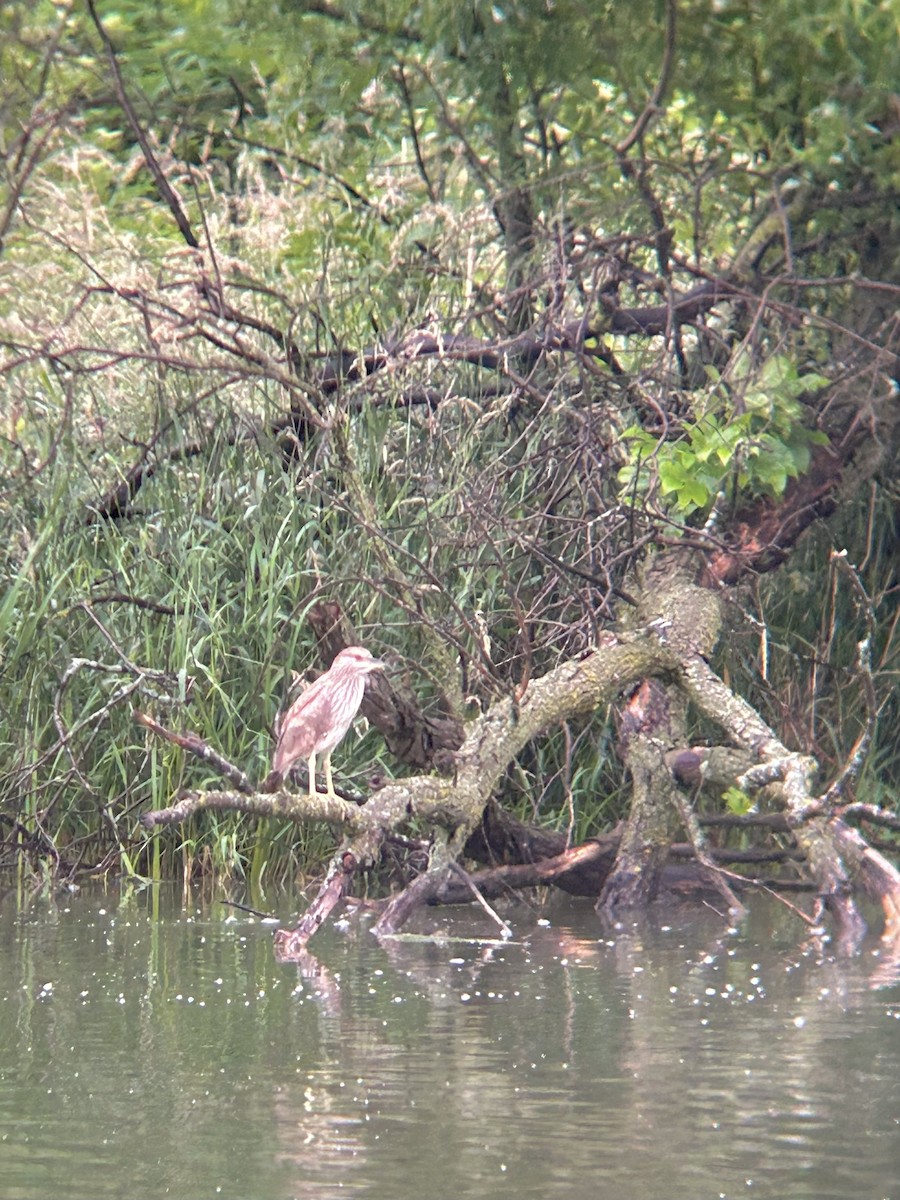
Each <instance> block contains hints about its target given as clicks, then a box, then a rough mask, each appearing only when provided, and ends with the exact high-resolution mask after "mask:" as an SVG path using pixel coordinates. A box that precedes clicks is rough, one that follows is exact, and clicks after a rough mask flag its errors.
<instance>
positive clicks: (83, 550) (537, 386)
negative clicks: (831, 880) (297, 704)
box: [0, 0, 900, 881]
mask: <svg viewBox="0 0 900 1200" xmlns="http://www.w3.org/2000/svg"><path fill="white" fill-rule="evenodd" d="M676 7H677V14H676ZM94 8H95V9H96V14H95V15H96V20H94V19H93V17H94V12H93V9H94ZM676 17H677V19H676ZM898 23H900V4H898V3H897V2H896V0H890V2H888V3H882V4H879V5H871V4H859V3H851V2H850V0H828V2H827V3H825V4H824V5H817V6H815V11H814V12H813V11H810V10H809V6H808V5H804V4H800V3H796V2H795V0H773V2H772V3H768V4H765V5H761V4H757V3H755V2H753V0H723V2H722V3H719V4H715V5H709V4H706V3H704V4H700V3H694V2H691V3H684V4H680V5H677V6H676V5H674V4H668V5H658V4H650V3H647V2H646V0H641V2H638V3H635V4H631V5H622V4H615V5H614V4H611V3H610V4H606V5H599V6H598V5H596V4H589V3H582V2H579V0H562V2H560V3H556V4H553V5H548V4H546V3H544V0H540V2H539V0H514V2H511V3H509V4H493V5H489V4H483V3H481V2H480V0H473V2H472V3H470V4H467V5H464V6H462V7H460V6H458V5H447V4H440V5H438V4H432V3H430V0H424V2H422V3H416V4H414V3H395V2H394V0H384V2H383V3H380V4H376V5H372V4H370V3H363V2H362V0H348V2H347V3H335V4H330V3H329V4H325V3H300V2H299V0H281V2H280V3H277V4H272V3H270V2H268V0H267V2H266V3H262V2H261V0H240V2H238V0H161V2H160V3H157V4H153V5H147V4H146V3H143V2H139V0H130V2H125V3H112V2H102V3H101V2H97V3H96V4H95V5H87V6H85V5H81V4H75V3H63V4H60V3H50V2H49V0H38V2H37V3H34V4H29V5H24V4H8V5H5V6H3V8H2V10H0V74H2V76H3V79H4V81H5V84H4V89H5V90H4V97H3V100H2V103H0V148H2V152H3V153H2V158H3V161H4V164H5V165H4V168H3V176H2V180H0V248H2V249H0V381H2V382H0V525H2V529H3V533H4V536H3V538H2V539H0V846H2V850H0V853H2V856H3V857H2V861H3V862H5V863H7V864H9V863H12V862H14V861H15V862H19V863H20V864H21V863H22V862H23V861H27V862H28V863H31V864H34V863H37V862H40V861H44V862H46V863H50V864H51V865H52V864H53V863H54V862H56V861H57V860H58V859H59V858H62V860H63V861H64V862H65V863H66V864H82V865H92V866H99V867H102V868H105V869H109V868H114V869H115V870H121V871H125V872H137V873H140V874H143V875H156V876H158V875H160V874H165V875H171V874H173V873H175V872H178V871H184V872H185V873H187V874H189V873H192V872H193V871H194V870H195V869H198V868H209V869H213V870H215V871H216V872H220V873H224V874H228V873H232V872H240V873H243V874H244V875H246V876H247V877H252V878H253V879H254V880H256V881H259V879H260V878H261V877H262V876H263V875H264V874H265V873H266V872H268V873H269V875H270V876H271V875H273V874H274V875H278V876H282V877H283V876H286V875H288V874H290V873H293V872H295V871H297V870H300V871H305V870H307V869H312V868H314V867H315V864H316V862H317V861H318V860H320V858H321V856H322V855H323V854H324V853H325V852H326V851H327V849H328V848H329V844H330V843H329V837H330V835H329V834H328V833H327V832H324V833H323V832H320V831H313V830H309V829H306V828H303V829H296V828H293V827H289V828H277V827H275V825H274V823H272V822H270V823H268V824H265V826H264V827H262V828H261V827H260V826H259V825H258V824H257V823H255V822H251V821H249V820H247V819H246V818H240V817H238V816H236V815H235V814H220V815H208V816H205V817H204V818H203V819H202V820H200V819H196V820H195V821H193V822H191V823H188V824H187V825H186V826H184V827H183V828H180V829H178V831H177V833H174V832H173V833H169V834H159V833H156V834H154V835H149V834H147V833H145V832H143V831H142V830H141V829H140V827H139V826H138V823H137V818H138V816H139V814H140V813H141V812H142V811H144V810H145V809H147V808H149V807H153V808H158V807H163V806H165V805H166V804H167V803H169V802H170V801H171V799H172V798H173V796H174V795H175V794H176V793H177V792H178V790H179V789H180V788H183V787H199V786H203V785H206V784H209V785H212V784H213V783H214V781H215V779H216V775H215V772H214V771H213V770H212V768H210V767H208V766H206V765H204V764H203V763H202V762H200V761H198V760H196V759H194V758H187V757H186V756H185V752H184V751H183V750H182V749H181V748H179V747H177V746H175V745H171V744H169V743H164V742H162V741H160V740H159V739H158V738H156V737H155V736H154V735H152V734H151V733H149V732H148V731H147V730H145V729H144V728H142V727H141V726H139V725H137V724H136V723H135V722H134V720H133V716H132V710H133V709H139V710H143V711H149V712H152V713H153V715H154V716H155V717H156V718H157V719H158V720H159V721H160V722H162V723H163V724H165V725H167V726H169V727H172V728H177V729H181V730H187V729H190V730H193V731H195V732H197V733H199V734H200V735H202V737H203V738H204V739H206V740H207V741H208V742H209V743H210V744H211V745H212V746H214V747H215V748H217V749H218V750H219V751H220V752H221V754H223V755H224V756H225V757H226V758H228V759H229V760H230V761H232V762H234V763H237V764H239V765H240V766H242V767H243V768H244V769H245V770H246V771H247V773H248V774H249V775H250V777H251V778H252V779H254V780H258V779H261V778H262V777H263V776H264V775H265V772H266V769H267V764H268V760H269V756H270V753H271V744H272V743H271V732H272V727H273V722H274V719H275V716H276V713H277V712H278V710H279V709H280V707H281V706H282V705H283V703H284V700H285V696H286V693H287V688H288V686H289V683H290V672H291V670H292V669H296V670H307V669H309V668H313V667H316V666H317V665H318V662H317V656H316V652H315V639H314V637H313V634H312V630H311V629H310V628H309V626H308V625H307V624H306V623H305V617H306V614H307V613H308V611H309V610H310V608H311V606H312V605H314V604H315V603H316V602H319V601H322V600H336V601H339V603H340V605H341V606H342V608H343V610H344V612H345V613H346V614H347V615H348V617H349V618H350V620H351V621H352V623H353V626H354V628H355V629H356V631H357V633H358V634H359V636H360V638H361V639H362V640H363V641H364V642H365V643H366V644H367V645H369V646H371V648H372V649H373V650H374V651H375V652H376V653H379V654H384V653H390V654H392V655H393V656H394V661H395V662H396V664H397V666H396V674H397V677H398V678H399V679H401V680H402V681H403V682H404V683H405V684H408V686H409V687H410V688H411V690H412V691H413V692H414V693H415V695H416V696H417V697H418V699H419V701H420V702H421V704H422V705H423V707H424V708H425V710H426V712H429V713H431V714H441V713H452V714H454V715H458V716H460V717H462V718H465V717H468V716H471V715H472V714H473V713H474V712H477V711H479V710H480V709H481V708H483V707H484V706H486V705H487V704H489V703H490V702H491V701H492V700H493V699H495V698H497V697H498V696H502V695H506V694H517V693H518V692H519V691H520V690H521V688H523V687H524V686H525V685H526V684H527V682H528V680H529V679H530V678H534V677H537V676H539V675H540V674H542V673H543V672H544V671H546V670H547V669H549V668H550V667H552V666H553V665H555V664H556V663H558V662H559V661H561V660H562V659H564V658H566V657H575V656H577V655H579V654H580V653H582V652H583V651H584V650H586V649H587V648H588V647H590V646H592V645H595V644H596V641H597V637H598V635H599V633H600V631H601V630H602V629H604V628H607V627H609V626H610V625H611V624H612V623H613V622H614V620H615V619H616V616H617V613H618V611H619V607H620V605H621V603H622V595H623V594H624V595H626V596H627V595H628V592H629V587H630V583H629V580H630V577H631V573H632V571H633V569H634V566H635V564H636V563H638V562H640V561H641V559H642V558H643V556H644V555H645V554H646V553H647V551H648V548H649V547H651V546H653V545H661V544H671V543H672V542H678V541H683V542H685V543H693V542H694V541H696V539H697V538H698V537H699V536H700V534H701V533H703V534H704V536H706V537H707V538H708V539H709V540H708V542H707V544H706V550H708V551H709V552H710V553H712V552H713V550H715V549H717V548H721V546H723V545H729V546H732V545H737V544H738V543H739V542H740V538H741V536H742V534H741V528H742V527H739V525H738V524H737V521H738V518H739V517H740V519H746V512H747V510H748V508H749V507H750V506H753V505H754V504H768V505H769V506H770V507H771V508H772V509H773V510H774V508H775V507H777V506H778V505H779V504H780V503H782V502H784V501H785V500H786V498H787V499H790V496H791V495H792V493H791V486H792V485H794V486H797V485H800V484H802V483H803V482H804V481H809V480H815V479H817V478H818V476H817V475H816V472H817V471H819V472H821V471H822V470H823V469H824V468H823V467H822V465H821V464H822V463H823V462H825V461H827V462H834V463H835V464H839V466H837V465H836V467H835V476H837V475H839V474H841V473H843V475H842V478H843V479H844V481H845V490H844V492H842V493H840V504H841V509H840V513H839V516H838V518H837V520H836V521H835V522H833V523H832V524H831V526H830V527H829V528H828V529H825V528H820V529H818V530H817V531H816V532H815V534H814V537H812V538H807V541H806V542H805V543H803V549H802V551H800V552H798V553H797V554H796V555H795V556H794V557H793V558H792V560H791V562H790V564H789V568H788V569H786V570H783V571H781V572H780V573H778V574H776V575H773V576H771V577H758V576H757V575H756V574H755V572H756V571H765V570H767V569H768V567H769V566H770V565H773V564H772V563H771V562H768V561H767V562H765V563H762V562H760V561H757V560H754V561H753V563H752V567H753V573H750V574H745V575H743V577H742V587H741V589H740V590H739V591H738V592H737V593H736V601H737V605H736V612H735V616H734V625H735V634H734V637H733V638H729V639H728V644H727V645H726V646H725V647H724V648H723V650H722V652H721V653H722V664H721V665H722V669H723V670H724V671H726V672H727V673H728V674H729V677H730V679H731V682H732V684H733V685H734V686H735V687H736V688H737V690H739V691H740V692H742V693H743V694H745V695H747V697H748V698H749V699H751V701H752V702H753V703H754V704H756V705H757V706H758V707H759V709H760V711H761V712H763V714H764V715H765V716H766V719H767V720H769V721H770V722H771V723H772V725H773V727H775V728H776V729H778V730H779V732H780V733H781V735H782V736H783V737H784V738H785V739H786V740H787V741H788V743H789V744H791V745H795V746H797V747H798V748H802V749H805V750H807V751H809V752H810V753H813V754H816V755H817V756H818V758H819V761H820V764H821V767H822V771H823V777H829V776H830V775H832V774H834V773H835V772H836V771H837V770H838V769H839V767H840V765H841V764H842V763H843V762H844V760H845V758H846V756H847V754H848V753H849V752H850V749H851V747H852V746H853V744H854V742H855V740H856V738H857V737H858V735H859V733H860V731H861V729H863V728H864V727H865V725H866V722H867V720H868V719H869V717H870V716H871V709H872V703H873V701H872V698H871V697H869V696H868V692H867V688H868V682H867V677H865V672H861V671H860V670H859V668H858V665H857V658H858V650H857V647H858V643H859V642H860V640H861V639H862V638H863V637H864V636H865V621H864V615H863V613H862V611H861V607H860V602H859V597H858V595H857V594H856V593H854V592H853V591H852V589H850V588H849V587H848V585H847V584H846V581H845V580H844V579H843V577H838V576H837V575H833V576H827V571H828V568H827V567H826V566H823V562H824V561H825V556H826V555H827V550H828V547H829V544H832V543H833V544H834V545H835V546H836V547H837V548H843V547H844V546H846V548H847V550H848V552H849V559H850V561H851V562H852V563H854V564H856V565H857V566H858V568H859V580H860V582H861V585H862V586H863V587H864V588H865V591H866V592H867V595H868V597H869V598H870V600H871V609H872V612H873V614H874V618H875V628H874V635H873V640H872V642H871V644H870V645H869V647H868V654H869V660H870V662H871V683H872V689H873V695H874V704H875V707H877V708H879V709H881V711H882V713H890V712H892V711H893V708H892V705H894V706H895V701H894V700H893V699H892V689H893V686H894V684H895V681H896V677H897V670H898V666H900V647H898V640H897V634H896V625H897V600H896V597H897V582H896V561H897V532H896V503H897V494H896V482H895V480H896V470H895V468H896V454H895V450H896V447H895V444H894V439H895V437H896V433H895V428H894V426H895V422H894V421H893V419H892V418H891V416H890V413H889V411H888V408H889V405H888V406H887V407H886V397H889V393H890V378H891V371H892V370H893V371H894V374H895V375H896V366H895V365H894V359H893V356H894V355H896V354H897V352H898V345H897V330H896V321H895V314H896V308H897V299H898V286H900V274H898V271H900V262H898V252H897V247H898V246H900V237H898V228H897V225H898V219H897V213H898V211H900V210H898V208H897V197H898V194H900V107H898V97H897V94H896V92H895V90H894V89H895V88H896V80H897V79H898V78H900V44H898V39H897V37H896V30H897V27H898ZM148 163H149V164H150V165H148ZM167 189H168V191H167ZM722 279H727V282H728V288H727V291H726V290H723V291H721V292H720V293H719V294H716V295H711V294H710V292H709V290H708V289H709V288H711V287H712V286H713V285H714V284H715V281H717V280H722ZM704 289H707V291H706V293H704ZM685 297H686V298H687V301H686V302H685V303H686V305H687V307H686V308H685V309H684V310H682V314H681V315H679V316H676V314H677V313H678V311H679V310H678V308H677V305H676V303H675V300H676V298H679V299H680V298H685ZM688 307H689V308H690V311H688ZM660 313H662V316H660V315H659V314H660ZM667 313H668V315H666V314H667ZM648 314H651V315H648ZM652 314H656V315H655V316H653V315H652ZM560 331H568V333H567V334H566V336H563V334H562V333H561V332H560ZM573 331H574V332H573ZM517 337H518V338H520V339H524V340H520V341H518V342H517V341H515V339H516V338H517ZM429 338H431V339H434V345H433V346H431V348H430V352H428V353H425V352H424V347H425V342H426V341H427V339H429ZM817 455H822V456H823V457H822V459H821V461H820V460H819V459H818V458H817ZM829 456H830V457H829ZM834 486H835V487H837V486H838V485H837V483H836V482H835V483H834ZM824 494H825V486H824V484H823V486H822V490H821V492H817V493H816V495H815V497H814V498H813V499H812V500H810V502H809V505H810V506H814V505H815V504H818V503H819V502H820V500H821V496H822V495H824ZM828 494H829V495H832V494H837V493H828ZM742 514H743V516H742ZM792 552H793V545H792V544H785V546H784V547H783V554H782V553H781V551H780V550H779V556H780V557H784V556H786V555H788V554H790V553H792ZM746 554H747V556H748V562H749V556H750V550H749V549H748V550H746ZM740 610H744V615H741V613H740ZM761 646H764V647H765V651H764V655H763V656H762V657H761V652H760V650H759V647H761ZM867 697H868V698H867ZM882 727H883V728H886V729H887V730H888V733H887V735H876V738H875V741H874V744H873V745H872V746H871V747H870V748H869V751H868V756H867V758H866V763H865V766H864V769H863V772H862V775H861V777H860V780H859V781H858V783H857V789H858V795H859V797H860V798H862V799H869V800H872V801H873V802H876V803H885V804H888V805H890V804H891V802H892V799H893V793H892V790H891V789H892V787H893V786H894V785H895V784H896V782H897V779H898V774H900V772H898V760H897V755H896V750H895V748H894V744H893V738H892V737H891V736H890V723H889V722H887V721H883V723H882ZM615 744H616V732H615V726H614V722H613V721H612V720H611V714H608V713H605V712H604V713H599V714H597V716H596V718H595V719H594V720H593V721H591V722H586V723H583V724H582V725H581V726H579V727H577V728H576V727H572V728H566V729H563V730H560V731H559V732H558V733H557V734H555V735H554V736H553V737H551V738H549V739H547V740H546V741H544V742H542V744H541V745H540V746H534V747H531V748H529V749H528V750H527V751H526V752H525V753H524V754H523V755H522V757H521V758H520V760H519V762H518V763H517V765H516V768H515V770H513V771H512V772H511V773H510V775H509V778H508V780H507V785H506V791H505V797H504V798H505V800H506V801H507V802H508V803H509V804H511V805H514V806H515V807H516V809H517V811H518V812H519V813H520V814H521V815H522V816H524V817H526V818H528V819H531V818H538V819H540V820H541V821H544V822H547V823H549V824H552V825H555V826H556V827H559V828H564V829H570V830H571V832H572V835H573V837H575V838H581V837H583V836H585V835H587V834H590V833H591V832H595V831H596V830H597V829H598V828H599V827H602V826H604V825H607V824H609V823H612V822H613V821H615V820H616V819H617V818H618V817H620V816H621V815H622V814H623V813H624V812H626V811H627V806H628V796H629V792H628V786H627V781H625V780H623V778H622V771H621V765H620V763H619V761H618V758H617V756H616V752H615ZM380 748H381V743H380V739H379V738H378V737H376V736H374V735H370V736H369V737H368V738H366V739H365V740H362V741H357V739H355V738H353V737H352V736H351V738H349V739H348V741H347V743H345V745H344V747H343V748H342V749H341V751H339V752H338V755H337V756H336V759H335V766H336V770H337V771H338V773H339V775H341V776H342V777H343V778H344V779H351V780H354V779H355V780H357V781H358V782H359V784H360V785H361V786H363V787H365V786H366V780H367V779H368V777H369V776H370V775H371V774H372V773H373V772H378V773H380V774H382V775H383V774H385V773H390V772H393V771H397V772H399V773H402V772H403V769H404V768H403V766H402V764H398V763H395V762H391V761H388V760H387V759H384V758H383V757H382V758H380V757H379V752H380ZM733 793H734V794H728V795H726V797H725V803H726V804H727V806H728V807H730V808H731V810H732V811H738V810H739V809H740V808H741V806H742V805H743V803H744V801H743V800H742V798H741V796H740V795H739V794H737V793H736V792H734V789H733ZM20 851H22V852H23V854H24V859H23V855H21V854H20V853H19V852H20ZM310 864H311V866H310Z"/></svg>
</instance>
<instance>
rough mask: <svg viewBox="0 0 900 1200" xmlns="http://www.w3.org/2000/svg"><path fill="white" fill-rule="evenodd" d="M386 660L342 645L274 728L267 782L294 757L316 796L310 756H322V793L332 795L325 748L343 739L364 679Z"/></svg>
mask: <svg viewBox="0 0 900 1200" xmlns="http://www.w3.org/2000/svg"><path fill="white" fill-rule="evenodd" d="M385 666H386V664H385V663H383V662H382V661H381V659H379V658H375V657H374V656H373V655H372V654H371V653H370V652H369V651H368V650H366V648H365V647H364V646H348V647H347V648H346V649H344V650H342V651H341V652H340V654H338V655H337V657H336V658H335V660H334V662H333V663H332V664H331V666H330V667H329V668H328V670H327V671H326V672H325V673H324V674H323V675H320V676H319V678H318V679H317V680H315V682H314V683H311V684H310V685H309V687H308V688H306V689H305V691H303V692H302V693H301V694H300V695H299V696H298V697H297V699H296V700H295V701H294V703H293V704H292V705H291V707H290V708H289V709H288V710H287V712H286V713H285V715H284V718H283V720H282V721H281V726H280V728H279V730H278V740H277V743H276V745H275V755H274V758H273V759H272V770H271V772H270V773H269V776H268V779H267V783H268V784H269V786H270V788H271V789H272V790H274V788H276V787H279V786H280V785H281V783H282V781H283V780H284V779H285V777H286V776H287V773H288V772H289V771H290V769H291V767H292V766H293V765H294V763H295V762H297V761H298V759H301V758H305V759H306V761H307V764H308V766H309V794H310V797H311V798H314V797H316V796H318V795H321V794H322V793H320V792H319V791H318V790H317V788H316V757H317V755H319V754H321V755H323V756H324V757H323V760H322V766H323V769H324V771H325V789H326V790H325V795H327V796H334V795H335V790H334V781H333V780H332V778H331V752H332V751H333V750H334V749H335V748H336V746H337V745H338V744H339V743H340V742H341V741H343V739H344V736H345V735H346V733H347V730H348V729H349V728H350V726H351V725H352V724H353V718H354V717H355V716H356V714H357V711H358V710H359V706H360V704H362V698H363V692H364V691H365V690H366V679H367V676H368V675H370V674H371V673H372V672H373V671H383V670H384V669H385Z"/></svg>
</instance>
